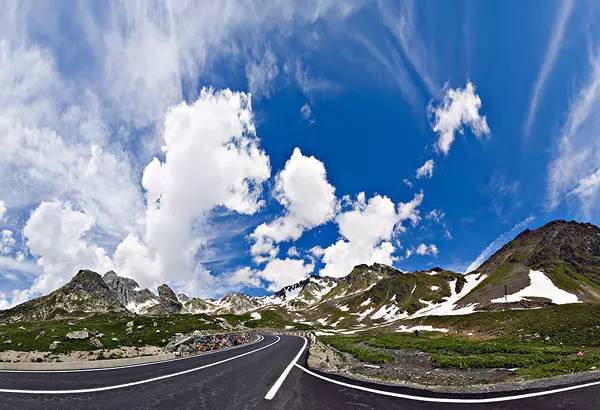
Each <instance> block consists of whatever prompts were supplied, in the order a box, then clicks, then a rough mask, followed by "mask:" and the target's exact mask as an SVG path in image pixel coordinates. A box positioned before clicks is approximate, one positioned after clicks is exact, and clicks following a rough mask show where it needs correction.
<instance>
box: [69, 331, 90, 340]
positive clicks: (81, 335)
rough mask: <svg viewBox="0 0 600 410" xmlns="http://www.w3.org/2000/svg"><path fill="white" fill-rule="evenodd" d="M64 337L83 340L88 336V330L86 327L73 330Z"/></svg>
mask: <svg viewBox="0 0 600 410" xmlns="http://www.w3.org/2000/svg"><path fill="white" fill-rule="evenodd" d="M65 337H66V338H67V339H71V340H83V339H87V338H88V337H90V332H88V331H87V329H83V330H74V331H72V332H69V333H67V334H66V335H65Z"/></svg>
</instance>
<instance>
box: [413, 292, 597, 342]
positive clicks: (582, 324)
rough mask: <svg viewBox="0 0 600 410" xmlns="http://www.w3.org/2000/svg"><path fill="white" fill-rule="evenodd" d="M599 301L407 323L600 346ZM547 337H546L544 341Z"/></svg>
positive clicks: (497, 335)
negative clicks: (596, 302)
mask: <svg viewBox="0 0 600 410" xmlns="http://www.w3.org/2000/svg"><path fill="white" fill-rule="evenodd" d="M599 318H600V304H594V303H577V304H571V305H558V306H551V307H547V308H543V309H528V310H512V311H502V312H478V313H473V314H470V315H463V316H444V317H442V316H430V317H425V318H420V319H416V320H412V321H406V322H405V324H406V325H407V326H414V325H419V324H422V325H431V326H434V327H438V328H439V327H444V328H447V329H451V330H452V331H455V332H459V333H461V334H467V333H473V334H476V335H480V336H486V337H502V338H504V339H507V340H511V341H514V342H525V341H540V342H543V343H544V344H547V345H548V344H553V345H561V344H562V345H565V346H574V347H577V348H579V349H580V350H581V349H584V348H590V347H600V320H599ZM546 338H548V340H545V339H546Z"/></svg>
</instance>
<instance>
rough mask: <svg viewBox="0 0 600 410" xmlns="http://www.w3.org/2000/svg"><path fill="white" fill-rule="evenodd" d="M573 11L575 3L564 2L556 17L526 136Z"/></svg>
mask: <svg viewBox="0 0 600 410" xmlns="http://www.w3.org/2000/svg"><path fill="white" fill-rule="evenodd" d="M572 10H573V1H571V0H563V1H562V3H561V5H560V8H559V9H558V12H557V15H556V22H555V24H554V31H553V33H552V37H551V38H550V42H549V43H548V48H547V49H546V55H545V57H544V62H543V63H542V66H541V68H540V71H539V73H538V76H537V79H536V81H535V84H534V86H533V92H532V95H531V101H530V102H529V112H528V114H527V120H526V122H525V127H524V131H525V135H528V134H529V132H530V131H531V127H532V125H533V123H534V121H535V115H536V112H537V108H538V104H539V99H540V95H541V94H542V92H543V90H544V86H545V84H546V80H547V79H548V75H549V74H550V72H551V71H552V68H553V67H554V62H555V60H556V56H557V55H558V52H559V51H560V49H561V46H562V43H563V38H564V34H565V28H566V27H567V22H568V21H569V17H570V16H571V11H572Z"/></svg>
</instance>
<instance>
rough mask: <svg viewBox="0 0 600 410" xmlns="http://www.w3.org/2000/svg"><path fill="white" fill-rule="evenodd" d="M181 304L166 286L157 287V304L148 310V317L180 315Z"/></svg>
mask: <svg viewBox="0 0 600 410" xmlns="http://www.w3.org/2000/svg"><path fill="white" fill-rule="evenodd" d="M182 310H183V304H182V303H181V302H180V301H179V300H178V299H177V295H175V292H173V289H171V288H170V287H169V285H167V284H163V285H160V286H159V287H158V304H157V305H155V306H152V307H151V308H150V309H148V314H149V315H169V314H172V313H181V312H182Z"/></svg>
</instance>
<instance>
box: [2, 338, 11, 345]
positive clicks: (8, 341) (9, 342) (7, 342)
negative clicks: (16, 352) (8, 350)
mask: <svg viewBox="0 0 600 410" xmlns="http://www.w3.org/2000/svg"><path fill="white" fill-rule="evenodd" d="M11 343H12V340H10V339H8V340H7V341H5V342H4V344H5V345H9V344H11Z"/></svg>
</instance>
